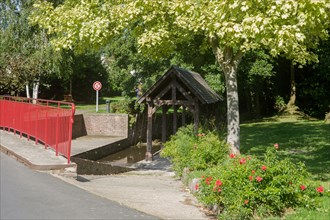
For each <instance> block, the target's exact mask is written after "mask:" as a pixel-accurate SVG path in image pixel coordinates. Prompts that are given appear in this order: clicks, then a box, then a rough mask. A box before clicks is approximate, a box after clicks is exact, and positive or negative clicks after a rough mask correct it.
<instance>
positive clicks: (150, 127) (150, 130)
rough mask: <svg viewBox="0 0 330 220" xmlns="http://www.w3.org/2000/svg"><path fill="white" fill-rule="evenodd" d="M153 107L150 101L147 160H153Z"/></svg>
mask: <svg viewBox="0 0 330 220" xmlns="http://www.w3.org/2000/svg"><path fill="white" fill-rule="evenodd" d="M153 109H154V108H153V107H152V106H151V105H150V103H148V122H147V147H146V148H147V149H146V155H145V160H146V161H152V152H151V149H152V115H153Z"/></svg>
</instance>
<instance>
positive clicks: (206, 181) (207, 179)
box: [205, 176, 212, 185]
mask: <svg viewBox="0 0 330 220" xmlns="http://www.w3.org/2000/svg"><path fill="white" fill-rule="evenodd" d="M211 180H212V177H211V176H210V177H208V178H206V179H205V183H206V184H207V185H210V184H211V182H210V181H211Z"/></svg>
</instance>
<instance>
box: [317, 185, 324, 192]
mask: <svg viewBox="0 0 330 220" xmlns="http://www.w3.org/2000/svg"><path fill="white" fill-rule="evenodd" d="M316 190H317V191H318V192H319V193H323V192H324V188H323V186H319V187H317V188H316Z"/></svg>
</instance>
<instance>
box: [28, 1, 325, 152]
mask: <svg viewBox="0 0 330 220" xmlns="http://www.w3.org/2000/svg"><path fill="white" fill-rule="evenodd" d="M329 8H330V3H329V1H328V0H299V1H296V0H245V1H244V0H214V1H199V0H184V1H183V0H162V1H155V0H111V1H103V0H88V1H77V0H66V1H65V2H64V3H63V4H62V5H59V6H57V7H54V6H53V5H52V4H51V3H48V2H46V1H38V2H37V3H36V4H35V9H36V10H35V12H34V14H33V16H32V17H31V21H32V22H33V23H37V24H39V25H41V26H42V27H44V28H47V29H48V33H49V34H52V35H53V36H54V38H53V39H52V43H53V45H54V46H55V47H56V48H57V49H62V48H70V49H71V48H72V49H74V50H75V51H80V52H81V51H84V50H85V49H88V48H98V47H100V46H102V45H105V44H107V42H109V41H111V39H112V38H113V37H114V36H118V35H120V36H124V35H125V32H126V31H127V30H128V29H130V30H132V31H133V33H134V34H135V36H136V39H137V41H138V43H139V45H140V51H141V52H144V53H146V54H149V56H151V57H154V58H159V57H162V56H165V55H167V54H169V53H170V52H171V51H173V50H175V49H176V48H175V47H176V45H178V44H180V42H187V41H191V40H192V39H193V36H195V35H202V36H204V43H203V45H204V46H205V47H211V48H212V50H213V53H214V55H215V57H216V60H217V62H218V63H219V65H220V66H221V69H222V70H223V72H224V75H225V79H226V92H227V125H228V129H227V132H228V133H227V142H228V143H229V144H231V146H232V148H231V149H232V152H234V153H239V130H240V129H239V108H238V93H237V68H238V64H239V63H240V61H241V58H242V56H243V54H244V53H246V52H247V51H250V50H254V49H259V48H263V49H267V50H269V51H270V54H271V55H273V56H277V55H283V54H284V55H286V56H287V57H288V58H289V59H291V60H292V61H293V63H295V64H296V63H299V64H302V65H304V64H306V63H307V62H309V61H316V60H317V57H316V55H315V54H314V53H313V52H311V51H310V50H309V49H311V48H315V47H317V45H318V42H319V40H320V39H325V38H326V37H327V36H328V33H327V31H326V30H327V27H328V26H329V20H330V19H329ZM133 24H134V25H133ZM132 25H133V26H132Z"/></svg>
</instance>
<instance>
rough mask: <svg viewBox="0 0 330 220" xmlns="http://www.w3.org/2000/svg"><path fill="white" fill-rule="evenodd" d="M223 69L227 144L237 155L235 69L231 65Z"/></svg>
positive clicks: (237, 108) (237, 112) (237, 122)
mask: <svg viewBox="0 0 330 220" xmlns="http://www.w3.org/2000/svg"><path fill="white" fill-rule="evenodd" d="M224 69H226V71H224V73H225V78H226V94H227V143H229V144H230V145H231V151H232V153H239V147H240V140H239V134H240V127H239V106H238V91H237V76H236V68H235V67H234V66H232V65H228V67H227V68H224Z"/></svg>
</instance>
